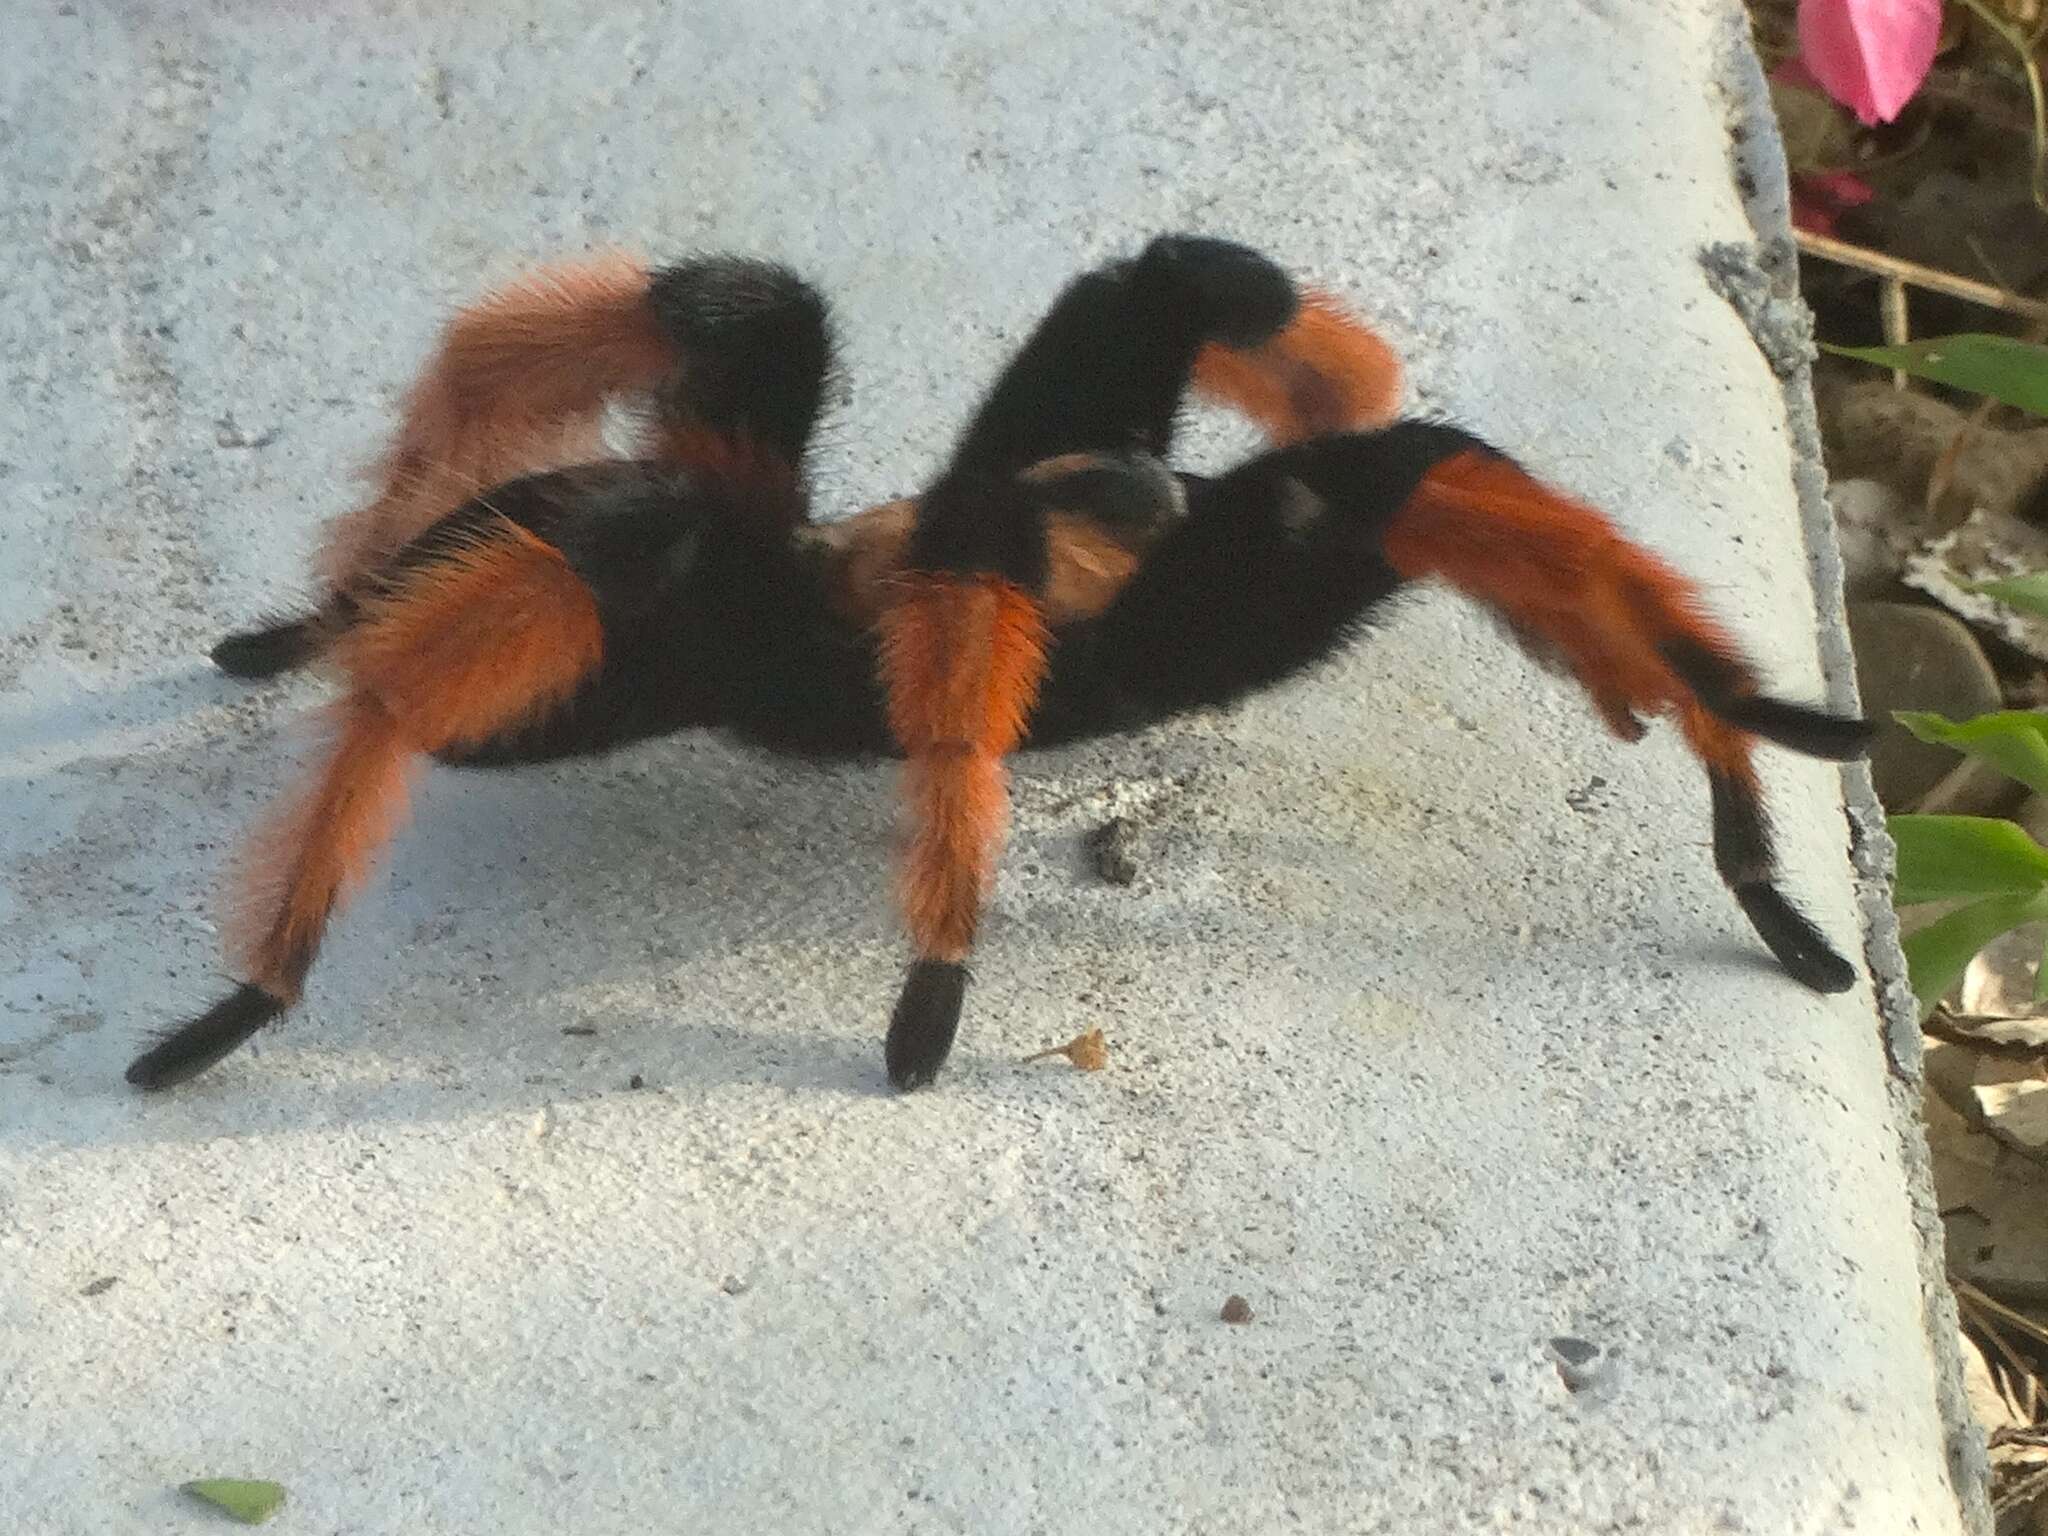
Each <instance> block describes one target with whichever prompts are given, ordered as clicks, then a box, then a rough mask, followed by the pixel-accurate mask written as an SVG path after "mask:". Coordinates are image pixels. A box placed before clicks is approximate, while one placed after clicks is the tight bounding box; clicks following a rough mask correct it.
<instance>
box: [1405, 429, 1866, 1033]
mask: <svg viewBox="0 0 2048 1536" xmlns="http://www.w3.org/2000/svg"><path fill="white" fill-rule="evenodd" d="M1381 551H1382V553H1383V555H1384V557H1385V559H1386V561H1387V563H1388V564H1389V565H1390V566H1391V567H1392V568H1393V569H1394V570H1395V571H1396V572H1398V573H1399V574H1400V575H1401V576H1402V577H1404V578H1406V579H1409V580H1418V579H1422V578H1425V577H1436V578H1439V579H1441V580H1443V581H1445V582H1446V583H1448V584H1449V585H1451V586H1453V587H1456V588H1457V589H1458V590H1460V591H1462V592H1464V593H1465V594H1467V595H1468V596H1470V597H1474V598H1477V599H1478V600H1480V601H1481V602H1483V603H1485V604H1486V605H1488V606H1489V607H1490V608H1492V609H1493V610H1494V611H1495V612H1497V613H1498V614H1500V615H1501V617H1502V618H1503V619H1505V620H1506V622H1507V624H1508V626H1509V628H1510V629H1511V630H1512V631H1513V633H1514V634H1515V635H1516V636H1517V637H1518V638H1519V639H1520V640H1521V642H1522V643H1523V644H1524V645H1525V646H1526V647H1527V648H1528V649H1530V650H1531V652H1532V653H1533V654H1535V655H1537V656H1538V658H1539V659H1541V660H1544V661H1548V662H1558V663H1562V664H1563V666H1564V667H1565V668H1566V669H1567V670H1569V671H1570V672H1571V674H1572V675H1573V676H1575V677H1576V678H1577V679H1578V681H1579V682H1580V684H1581V685H1582V686H1583V687H1584V688H1585V690H1586V692H1587V693H1588V694H1590V695H1591V696H1592V698H1593V701H1594V703H1595V705H1596V706H1597V707H1598V709H1599V711H1600V714H1601V716H1602V718H1603V719H1605V721H1606V722H1607V725H1608V728H1609V729H1610V730H1611V731H1613V732H1614V734H1615V735H1617V736H1619V737H1621V738H1622V739H1623V740H1625V741H1633V740H1635V739H1636V738H1637V737H1639V736H1641V734H1642V731H1643V726H1642V718H1641V717H1643V716H1650V715H1670V716H1672V717H1673V718H1674V719H1675V720H1676V722H1677V724H1678V727H1679V729H1680V731H1681V732H1682V733H1683V734H1684V736H1685V739H1686V743H1687V745H1688V746H1690V747H1691V748H1692V751H1693V753H1694V755H1695V756H1697V757H1698V758H1699V760H1700V762H1701V764H1702V766H1704V767H1705V769H1706V771H1707V779H1708V785H1709V788H1710V791H1711V800H1712V806H1713V828H1714V858H1715V864H1716V866H1717V868H1718V869H1719V871H1720V874H1721V876H1722V878H1723V879H1724V880H1725V881H1726V882H1727V883H1728V885H1729V887H1730V889H1731V890H1733V892H1734V893H1735V896H1736V899H1737V901H1738V902H1739V903H1740V904H1741V906H1742V908H1743V910H1744V912H1745V913H1747V914H1748V916H1749V918H1750V921H1751V922H1752V923H1753V924H1754V925H1755V927H1756V929H1757V931H1758V933H1759V934H1760V935H1761V936H1762V937H1763V939H1764V941H1765V943H1767V944H1768V945H1769V946H1770V947H1771V949H1772V951H1773V952H1774V953H1775V954H1777V956H1778V958H1779V959H1780V961H1782V962H1783V963H1784V965H1785V967H1786V969H1788V970H1789V971H1791V972H1792V974H1793V975H1794V976H1795V977H1797V978H1798V979H1799V980H1800V981H1802V982H1804V983H1805V984H1806V985H1808V986H1811V987H1814V988H1816V989H1817V990H1820V991H1828V992H1834V991H1840V990H1842V989H1843V988H1846V987H1847V986H1849V985H1850V983H1851V982H1852V981H1853V980H1854V979H1855V971H1854V969H1853V967H1851V966H1850V965H1849V964H1848V962H1847V961H1845V960H1843V959H1842V958H1841V957H1840V956H1838V955H1836V954H1835V953H1834V952H1833V951H1832V950H1831V949H1830V948H1829V947H1828V945H1827V944H1826V943H1825V941H1824V940H1823V939H1822V938H1821V937H1820V935H1819V933H1818V932H1817V931H1816V930H1815V929H1814V928H1813V925H1812V924H1811V923H1810V922H1809V921H1808V920H1807V919H1806V918H1805V917H1803V916H1801V915H1800V914H1799V913H1798V911H1797V910H1796V909H1794V908H1793V907H1792V906H1791V905H1790V903H1788V902H1787V901H1786V900H1785V898H1784V897H1783V896H1782V895H1780V894H1779V892H1778V890H1777V888H1776V885H1775V884H1774V882H1775V880H1776V877H1777V856H1776V853H1775V850H1774V848H1773V845H1772V838H1771V832H1770V824H1769V820H1768V817H1767V815H1766V813H1765V809H1764V804H1763V798H1762V789H1761V785H1760V782H1759V780H1758V778H1757V772H1756V764H1755V745H1756V742H1757V740H1758V739H1759V738H1762V739H1765V740H1769V741H1773V742H1775V743H1777V744H1778V745H1780V746H1784V747H1789V748H1791V749H1792V750H1793V751H1796V752H1802V753H1805V754H1807V755H1809V756H1814V757H1823V758H1834V759H1845V758H1852V757H1856V756H1859V755H1861V754H1862V752H1864V751H1865V750H1866V749H1867V748H1868V745H1869V741H1870V729H1871V728H1870V726H1869V725H1868V723H1867V722H1864V721H1861V720H1852V719H1845V718H1842V717H1839V716H1835V715H1830V714H1826V713H1824V712H1822V711H1819V710H1815V709H1809V708H1807V707H1805V706H1803V705H1797V704H1791V703H1787V702H1785V701H1783V700H1780V699H1776V698H1773V697H1770V696H1769V695H1767V694H1765V693H1764V692H1763V691H1762V688H1761V685H1760V682H1759V680H1758V678H1757V675H1756V673H1755V671H1754V669H1753V668H1751V666H1750V665H1749V663H1748V662H1747V661H1745V660H1744V659H1743V657H1742V655H1741V653H1740V651H1739V650H1738V649H1737V647H1736V644H1735V642H1734V640H1733V639H1732V638H1731V637H1730V636H1729V634H1728V633H1727V631H1726V630H1725V629H1724V628H1723V627H1722V626H1721V625H1720V624H1718V623H1717V622H1716V621H1714V620H1713V619H1712V618H1710V617H1709V616H1708V615H1707V612H1706V607H1705V603H1704V600H1703V599H1702V597H1701V595H1700V592H1699V590H1698V588H1697V587H1696V586H1694V585H1693V583H1692V582H1690V581H1689V580H1687V579H1686V578H1685V577H1684V576H1682V575H1680V574H1679V573H1678V572H1677V571H1676V570H1674V569H1673V568H1672V567H1671V566H1670V565H1668V564H1666V563H1665V562H1664V561H1663V560H1661V559H1660V558H1658V557H1657V556H1656V555H1654V554H1652V553H1651V552H1650V551H1648V550H1646V549H1643V548H1642V547H1640V546H1639V545H1636V544H1634V543H1632V542H1630V541H1629V540H1628V539H1627V538H1625V537H1624V536H1623V535H1622V534H1621V533H1620V531H1619V530H1618V529H1616V528H1615V526H1614V525H1613V524H1612V523H1611V522H1609V521H1608V520H1607V518H1605V517H1604V516H1602V515H1601V514H1600V513H1598V512H1596V511H1594V510H1593V509H1592V508H1591V507H1587V506H1584V505H1582V504H1581V503H1579V502H1576V501H1574V500H1572V499H1571V498H1569V497H1567V496H1565V495H1563V494H1561V493H1560V492H1557V491H1555V490H1552V489H1551V488H1549V487H1548V486H1545V485H1543V484H1541V483H1540V482H1539V481H1537V480H1536V479H1535V478H1534V477H1532V476H1531V475H1529V474H1528V473H1527V472H1526V471H1525V470H1523V469H1521V468H1520V467H1519V466H1517V465H1515V464H1513V463H1512V462H1510V461H1509V460H1507V459H1504V458H1500V457H1496V456H1494V455H1491V454H1486V453H1478V452H1466V453H1459V454H1454V455H1453V456H1451V457H1449V458H1447V459H1444V460H1443V461H1442V462H1440V463H1438V464H1436V465H1435V466H1434V467H1433V468H1431V469H1429V470H1428V472H1427V473H1426V474H1424V475H1423V476H1422V479H1421V482H1420V484H1419V485H1418V486H1417V488H1416V490H1415V492H1414V494H1413V495H1412V496H1411V497H1410V498H1409V499H1408V500H1407V502H1406V503H1404V504H1403V506H1402V507H1401V508H1400V509H1399V510H1398V511H1397V512H1396V513H1395V514H1394V516H1393V517H1392V519H1391V520H1390V521H1389V523H1388V524H1387V527H1386V530H1385V534H1384V538H1383V542H1382V545H1381Z"/></svg>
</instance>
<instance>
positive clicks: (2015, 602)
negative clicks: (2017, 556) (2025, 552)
mask: <svg viewBox="0 0 2048 1536" xmlns="http://www.w3.org/2000/svg"><path fill="white" fill-rule="evenodd" d="M1963 590H1964V591H1966V592H1982V593H1983V594H1984V595H1985V596H1986V597H1995V598H1997V599H1998V600H1999V601H2000V602H2001V603H2007V604H2010V605H2011V606H2012V607H2014V608H2017V609H2019V610H2020V611H2021V612H2022V613H2033V614H2039V615H2041V616H2042V617H2044V618H2048V571H2036V572H2034V573H2033V574H2032V575H2030V576H2007V577H2005V578H2004V579H2003V580H2000V581H1968V582H1964V583H1963Z"/></svg>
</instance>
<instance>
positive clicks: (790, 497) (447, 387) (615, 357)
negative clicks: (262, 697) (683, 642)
mask: <svg viewBox="0 0 2048 1536" xmlns="http://www.w3.org/2000/svg"><path fill="white" fill-rule="evenodd" d="M832 366H833V363H832V341H831V334H830V323H829V317H828V315H827V312H826V307H825V303H824V301H823V299H821V298H820V297H819V296H818V294H817V293H816V292H815V290H813V289H812V288H811V287H810V286H809V285H808V284H806V283H804V282H803V281H802V280H801V279H800V278H798V277H797V276H796V275H795V274H794V273H792V272H790V271H788V270H787V269H785V268H782V267H778V266H773V265H770V264H768V263H765V262H758V261H748V260H742V259H739V258H735V257H715V258H707V259H704V260H699V261H692V262H686V263H683V264H681V265H677V266H672V267H667V268H663V269H659V270H650V269H648V268H646V267H644V266H642V265H641V264H639V263H638V262H636V261H633V260H631V259H630V258H628V257H625V256H621V255H617V254H612V255H604V256H598V257H593V258H590V259H588V260H584V261H575V262H563V263H558V264H556V265H553V266H548V267H543V268H540V269H539V270H537V271H535V272H533V273H531V274H529V275H527V276H526V277H523V278H521V279H519V280H518V281H516V282H514V283H512V284H510V285H508V286H507V287H504V288H502V289H499V290H498V291H497V292H495V293H492V294H490V295H488V296H487V297H485V298H483V299H481V300H479V301H478V302H476V303H474V304H472V305H470V306H469V307H467V308H465V309H463V310H462V311H460V312H459V313H457V314H456V316H455V317H454V318H453V319H452V320H451V321H450V322H449V323H448V325H447V327H446V328H445V329H444V331H443V333H442V336H441V340H440V344H439V346H438V347H437V349H436V351H435V353H434V355H433V356H432V357H431V358H430V359H429V360H428V362H427V364H426V366H425V368H424V369H423V370H422V371H421V373H420V376H419V378H418V379H417V380H416V382H415V383H414V384H413V386H412V388H411V390H410V391H409V392H408V394H407V396H406V401H405V406H404V410H403V414H402V417H401V420H400V424H399V427H398V431H397V433H396V435H395V437H394V439H393V441H392V443H391V446H390V448H389V449H388V450H387V452H386V453H385V455H384V457H383V459H382V461H381V463H380V465H379V467H378V470H377V479H378V489H377V493H376V495H375V496H374V497H373V498H372V499H371V500H370V501H369V502H368V503H367V504H366V505H364V506H362V507H360V508H358V509H356V510H355V511H352V512H349V513H346V514H344V515H343V516H341V517H340V518H338V519H336V520H335V521H334V522H333V523H331V524H330V526H329V529H328V532H327V535H326V540H325V543H324V547H323V548H322V550H321V553H320V555H319V557H318V560H317V562H316V568H317V571H318V574H319V575H320V577H321V579H322V582H323V584H324V586H325V588H326V590H327V592H328V593H329V597H328V600H327V602H326V603H325V604H324V605H323V607H322V608H321V610H320V611H319V612H318V613H315V614H309V615H304V616H294V617H290V618H285V619H281V620H279V621H277V622H274V623H272V624H269V625H267V626H264V627H260V628H257V629H252V630H248V631H243V632H239V633H237V634H233V635H230V636H228V637H227V638H226V639H225V640H223V641H222V642H221V643H220V645H218V646H217V647H215V650H214V660H215V661H216V663H217V664H218V665H220V666H221V667H222V668H223V670H226V671H228V672H230V673H232V674H234V675H236V676H243V677H264V676H270V675H272V674H274V673H276V672H280V671H284V670H287V669H289V668H291V667H294V666H298V665H301V664H303V663H305V662H307V661H310V660H312V659H314V658H315V657H316V656H318V655H319V654H320V653H321V652H322V651H323V650H325V649H326V647H327V646H328V645H329V644H330V643H331V642H332V640H333V639H334V637H335V636H336V635H337V634H338V633H339V632H340V630H341V629H343V628H346V624H347V621H348V619H349V617H350V615H349V613H348V612H347V611H346V607H345V599H346V597H347V595H348V594H349V593H350V592H351V591H352V590H353V588H354V587H355V585H356V584H358V583H359V582H361V581H363V580H365V579H367V578H369V577H371V576H373V575H374V573H375V572H376V571H377V569H378V568H379V567H381V566H382V565H383V563H384V562H385V561H386V560H388V559H390V558H391V556H392V555H394V554H395V553H396V552H397V551H398V550H399V549H401V548H403V547H404V546H405V545H406V544H407V543H408V542H410V541H411V540H412V539H413V538H415V537H416V536H418V535H419V534H420V533H422V532H424V531H425V530H426V529H427V528H428V527H430V526H431V525H432V524H433V523H435V522H436V521H437V520H438V519H440V518H441V517H442V516H444V515H445V514H447V513H449V512H451V511H453V510H454V509H455V508H457V507H459V506H461V505H462V504H463V503H465V502H467V501H468V500H469V499H470V498H471V497H472V496H475V495H477V494H478V493H479V492H483V491H486V490H488V489H489V488H490V487H492V486H494V485H498V484H500V483H502V482H504V481H507V480H511V479H513V478H515V477H517V476H520V475H524V474H530V473H533V472H535V471H539V470H544V469H550V468H556V467H560V466H562V465H566V464H573V463H578V462H583V461H586V460H590V459H596V458H600V457H602V456H603V444H602V441H601V436H600V431H601V414H602V411H603V409H604V407H605V405H606V404H607V402H608V401H610V400H611V399H612V398H613V397H615V396H618V395H621V394H626V393H631V392H645V391H653V392H654V394H655V397H656V407H657V410H656V421H655V427H654V433H653V440H652V442H651V443H650V444H649V450H650V456H651V457H652V458H654V459H656V460H659V461H662V462H666V463H670V464H674V465H677V466H679V467H683V468H690V467H695V466H700V465H708V466H712V467H718V468H726V469H733V470H738V471H741V472H746V473H751V474H753V475H755V476H756V477H759V478H771V477H772V478H777V479H780V480H781V481H783V482H786V484H787V487H788V493H787V494H786V495H785V496H784V497H782V498H780V499H779V502H778V508H779V511H778V516H779V517H780V518H781V519H782V520H783V521H785V522H789V523H794V522H797V521H800V520H801V518H802V515H803V495H802V490H801V486H800V484H799V478H800V472H801V465H802V461H803V456H804V452H805V449H806V447H807V446H808V443H809V440H810V435H811V431H812V428H813V426H814V425H815V423H816V420H817V417H818V413H819V411H820V408H821V406H822V402H823V398H824V390H825V386H826V383H827V380H828V378H829V376H830V374H831V370H832ZM338 603H340V604H343V606H342V607H340V608H337V604H338Z"/></svg>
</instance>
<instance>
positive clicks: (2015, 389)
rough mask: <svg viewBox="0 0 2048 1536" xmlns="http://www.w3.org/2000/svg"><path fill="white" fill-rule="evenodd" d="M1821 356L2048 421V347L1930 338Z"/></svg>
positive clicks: (1983, 338) (1976, 337) (2003, 339)
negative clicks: (1903, 375) (1896, 373)
mask: <svg viewBox="0 0 2048 1536" xmlns="http://www.w3.org/2000/svg"><path fill="white" fill-rule="evenodd" d="M1821 350H1822V351H1824V352H1832V353H1834V354H1835V355H1836V356H1837V357H1856V358H1861V359H1862V360H1863V361H1864V362H1866V363H1877V364H1879V365H1880V366H1882V367H1886V368H1900V369H1903V370H1905V371H1906V372H1907V373H1910V374H1913V375H1915V376H1916V377H1918V378H1923V379H1932V380H1934V382H1935V383H1937V384H1947V385H1950V386H1952V387H1953V388H1956V389H1967V390H1969V391H1971V392H1972V393H1973V394H1979V395H1989V396H1990V397H1991V398H1992V399H1994V400H2003V401H2004V402H2005V403H2006V404H2007V405H2016V406H2018V407H2019V408H2020V409H2021V410H2023V411H2032V412H2033V413H2034V414H2035V415H2036V416H2048V347H2038V346H2035V345H2033V344H2032V343H2029V342H2024V341H2019V340H2016V339H2014V338H2013V337H2011V336H1987V335H1983V334H1970V335H1962V336H1930V337H1928V338H1927V339H1926V340H1924V341H1909V342H1906V343H1904V344H1902V345H1900V346H1896V347H1834V346H1828V345H1826V344H1825V343H1823V344H1822V348H1821Z"/></svg>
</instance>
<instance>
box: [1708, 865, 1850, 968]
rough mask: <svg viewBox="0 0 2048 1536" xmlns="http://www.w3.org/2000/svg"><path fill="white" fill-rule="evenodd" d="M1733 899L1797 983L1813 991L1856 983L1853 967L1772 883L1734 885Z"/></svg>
mask: <svg viewBox="0 0 2048 1536" xmlns="http://www.w3.org/2000/svg"><path fill="white" fill-rule="evenodd" d="M1735 899H1736V900H1737V901H1739V902H1741V903H1742V910H1743V911H1744V912H1745V913H1746V914H1748V917H1749V920H1750V923H1751V924H1752V925H1753V926H1754V927H1755V928H1756V931H1757V936H1758V937H1759V938H1761V939H1762V940H1763V941H1764V943H1766V944H1768V945H1769V946H1770V949H1771V953H1772V954H1774V955H1776V956H1777V957H1778V963H1779V964H1780V965H1782V966H1784V967H1785V969H1786V971H1787V972H1789V973H1790V975H1791V977H1792V979H1793V980H1794V981H1796V982H1798V983H1799V984H1800V985H1801V986H1803V987H1808V988H1811V989H1812V990H1813V991H1815V992H1846V991H1848V990H1849V989H1850V988H1851V987H1853V986H1854V985H1856V967H1855V966H1853V965H1851V964H1850V963H1849V962H1848V961H1847V960H1846V959H1844V958H1843V957H1842V956H1841V955H1839V954H1837V953H1835V950H1834V948H1833V946H1831V945H1830V944H1829V943H1828V941H1827V940H1826V939H1824V938H1822V937H1821V934H1820V930H1819V929H1818V928H1816V927H1814V926H1813V924H1812V923H1811V922H1810V921H1809V920H1808V919H1807V918H1806V916H1805V915H1804V914H1803V913H1801V912H1800V911H1799V909H1798V908H1797V907H1795V906H1793V905H1792V903H1791V902H1789V901H1787V900H1786V899H1785V898H1784V897H1783V896H1781V895H1779V894H1778V892H1777V890H1776V889H1775V888H1774V887H1772V886H1768V885H1762V884H1755V885H1742V886H1737V887H1736V890H1735Z"/></svg>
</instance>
